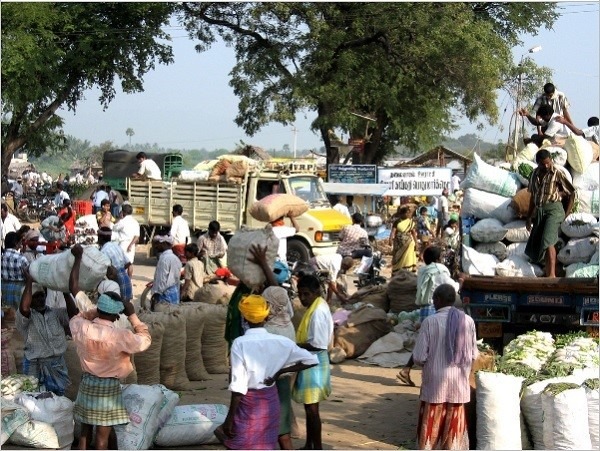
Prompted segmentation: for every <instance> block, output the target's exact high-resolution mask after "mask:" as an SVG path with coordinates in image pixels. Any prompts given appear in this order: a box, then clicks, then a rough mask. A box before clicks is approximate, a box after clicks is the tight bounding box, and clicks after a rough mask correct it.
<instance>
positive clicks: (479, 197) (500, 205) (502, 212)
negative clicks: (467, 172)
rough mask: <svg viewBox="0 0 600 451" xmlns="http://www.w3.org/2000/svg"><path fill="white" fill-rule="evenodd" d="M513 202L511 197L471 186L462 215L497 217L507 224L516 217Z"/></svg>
mask: <svg viewBox="0 0 600 451" xmlns="http://www.w3.org/2000/svg"><path fill="white" fill-rule="evenodd" d="M511 202H512V199H510V198H506V197H502V196H498V195H497V194H491V193H486V192H485V191H480V190H478V189H475V188H469V189H467V190H466V191H465V196H464V199H463V204H462V209H461V215H462V216H463V217H469V216H475V217H476V218H496V219H497V220H499V221H500V222H501V223H502V224H506V223H507V222H510V221H512V220H514V219H516V213H515V211H514V210H513V209H512V207H511Z"/></svg>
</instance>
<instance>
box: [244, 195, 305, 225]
mask: <svg viewBox="0 0 600 451" xmlns="http://www.w3.org/2000/svg"><path fill="white" fill-rule="evenodd" d="M307 211H308V204H307V203H306V201H305V200H304V199H302V198H300V197H298V196H294V195H293V194H270V195H268V196H266V197H263V198H262V199H261V200H259V201H258V202H255V203H254V204H252V206H251V207H250V210H248V213H250V216H252V217H253V218H254V219H256V220H257V221H262V222H272V221H275V220H276V219H279V218H281V217H282V216H290V217H292V218H295V217H296V216H300V215H301V214H302V213H306V212H307Z"/></svg>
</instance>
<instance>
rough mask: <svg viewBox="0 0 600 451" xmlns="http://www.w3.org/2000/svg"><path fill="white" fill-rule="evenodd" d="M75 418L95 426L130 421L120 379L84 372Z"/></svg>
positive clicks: (76, 401) (76, 402)
mask: <svg viewBox="0 0 600 451" xmlns="http://www.w3.org/2000/svg"><path fill="white" fill-rule="evenodd" d="M73 418H74V419H75V420H76V421H79V422H80V423H84V424H91V425H94V426H114V425H116V424H127V423H129V416H128V415H127V410H125V404H124V403H123V391H122V390H121V383H120V381H119V379H115V378H114V377H97V376H94V375H92V374H90V373H83V376H82V377H81V384H80V385H79V392H78V393H77V399H76V400H75V407H74V409H73Z"/></svg>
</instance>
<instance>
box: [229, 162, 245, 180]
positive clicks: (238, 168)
mask: <svg viewBox="0 0 600 451" xmlns="http://www.w3.org/2000/svg"><path fill="white" fill-rule="evenodd" d="M246 172H248V163H247V162H246V160H239V161H233V162H232V163H231V164H230V165H229V166H228V167H227V169H225V175H226V176H227V177H228V178H229V177H241V178H243V177H244V176H245V175H246Z"/></svg>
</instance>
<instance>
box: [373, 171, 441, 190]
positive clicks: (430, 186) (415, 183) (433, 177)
mask: <svg viewBox="0 0 600 451" xmlns="http://www.w3.org/2000/svg"><path fill="white" fill-rule="evenodd" d="M378 175H379V183H385V184H387V185H388V186H389V190H388V191H387V192H386V193H385V195H386V196H439V195H441V194H442V190H443V189H444V188H448V189H450V181H451V179H452V169H450V168H412V169H400V168H398V169H395V168H380V169H379V173H378Z"/></svg>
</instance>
